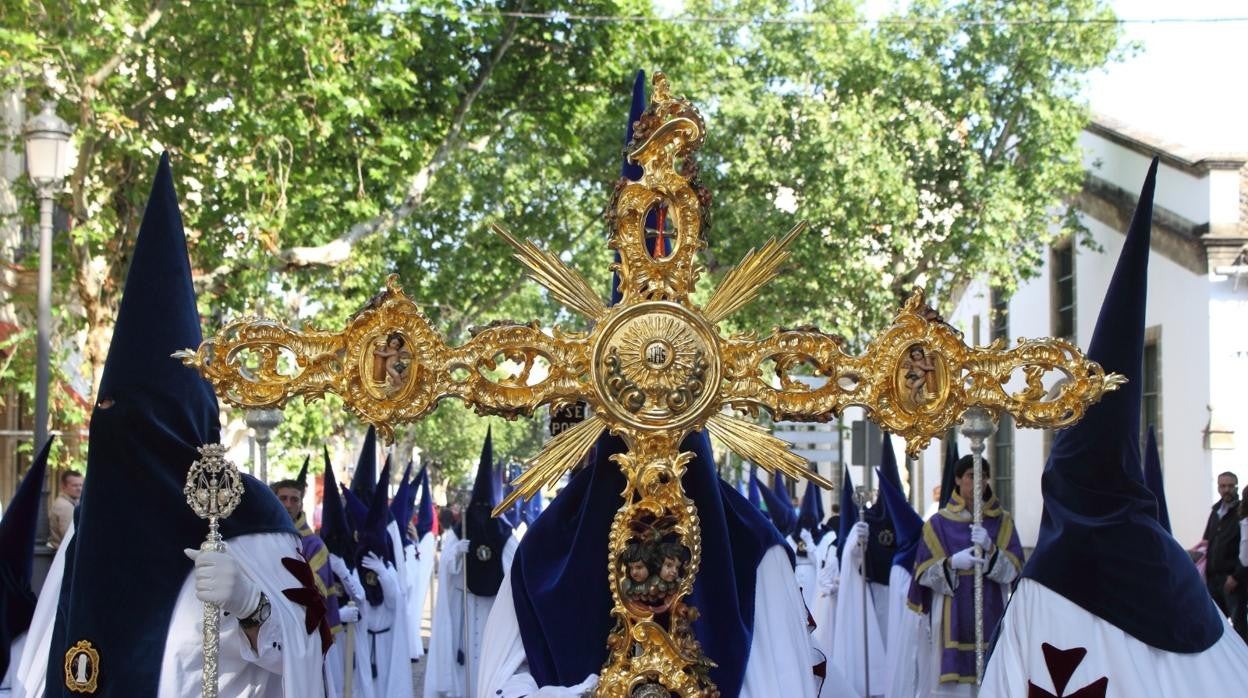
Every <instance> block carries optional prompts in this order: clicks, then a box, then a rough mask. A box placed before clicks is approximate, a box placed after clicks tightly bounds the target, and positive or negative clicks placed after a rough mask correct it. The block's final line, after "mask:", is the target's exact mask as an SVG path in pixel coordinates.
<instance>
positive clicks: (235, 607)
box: [182, 548, 260, 618]
mask: <svg viewBox="0 0 1248 698" xmlns="http://www.w3.org/2000/svg"><path fill="white" fill-rule="evenodd" d="M182 552H184V553H186V556H187V557H189V558H191V560H192V561H193V562H194V563H195V596H196V597H197V598H198V599H199V600H200V601H203V602H204V603H213V604H216V605H217V606H219V607H220V608H221V609H222V610H224V611H226V612H227V613H229V614H230V615H233V616H236V617H238V618H246V617H247V616H249V615H251V614H252V613H255V611H256V608H257V607H259V606H260V587H258V586H256V585H255V583H253V582H252V581H251V580H250V579H248V578H247V575H245V574H243V571H242V569H240V568H239V566H238V563H237V562H235V561H234V558H232V557H230V554H229V553H224V552H222V553H214V552H204V551H201V550H195V549H194V548H186V549H185V550H183V551H182Z"/></svg>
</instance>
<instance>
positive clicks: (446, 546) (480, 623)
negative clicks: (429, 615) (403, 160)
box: [424, 531, 517, 698]
mask: <svg viewBox="0 0 1248 698" xmlns="http://www.w3.org/2000/svg"><path fill="white" fill-rule="evenodd" d="M458 541H459V537H458V536H456V535H455V533H454V531H448V532H447V534H446V535H445V536H443V538H442V556H441V557H440V558H439V560H438V594H437V597H438V598H437V604H436V605H435V607H434V609H433V635H432V636H431V637H430V638H429V659H428V662H429V663H428V664H427V665H426V666H425V693H424V695H425V698H467V694H468V688H467V687H466V684H467V678H468V676H469V675H471V676H472V677H473V681H472V692H473V694H474V695H481V692H480V691H479V690H478V684H477V683H476V672H477V668H478V667H479V666H481V652H482V651H483V647H482V646H483V644H484V641H485V637H486V636H485V633H486V619H487V618H488V617H489V615H490V609H491V608H493V606H494V605H495V604H496V603H497V601H498V599H499V598H501V597H502V595H503V590H504V589H507V590H508V593H509V595H510V589H511V587H510V585H509V582H508V581H507V579H506V576H505V575H504V579H503V583H502V584H501V585H500V586H499V592H498V594H497V595H495V596H477V595H476V594H473V593H471V592H469V593H468V594H467V600H466V601H465V598H464V567H465V565H464V558H463V557H462V556H458V555H455V554H454V548H455V544H456V543H457V542H458ZM516 546H517V542H516V537H515V536H514V535H513V536H511V537H509V538H508V539H507V542H506V543H505V544H504V545H503V556H502V557H503V559H502V563H503V569H504V570H509V569H511V561H512V559H513V558H514V557H515V554H516ZM465 606H466V608H465ZM465 610H467V613H468V616H467V622H466V623H465V618H464V612H465ZM465 626H466V628H465ZM465 630H466V631H467V645H466V646H465V643H464V640H465V637H464V635H465ZM460 652H463V656H464V663H463V664H461V663H460V662H459V656H460ZM491 698H497V696H493V695H491Z"/></svg>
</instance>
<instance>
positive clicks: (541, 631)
mask: <svg viewBox="0 0 1248 698" xmlns="http://www.w3.org/2000/svg"><path fill="white" fill-rule="evenodd" d="M645 106H646V99H645V74H644V73H642V72H640V71H639V72H638V73H637V79H636V81H635V82H634V85H633V103H632V108H631V109H630V112H629V127H628V141H631V140H632V125H633V123H635V122H636V121H637V120H638V119H639V118H640V116H641V114H642V112H643V111H644V110H645ZM623 175H624V176H625V177H628V178H629V179H636V178H639V177H640V176H641V172H640V168H637V169H636V170H633V171H631V173H630V170H629V169H628V167H627V163H626V167H625V169H624V171H623ZM650 223H651V222H650V220H647V226H650ZM616 260H617V261H618V260H619V257H618V255H617V256H616ZM617 285H618V280H616V279H615V278H614V275H613V282H612V299H611V303H612V305H614V304H615V303H616V302H617V301H618V300H619V298H620V296H619V293H618V292H617V291H616V288H617ZM680 447H681V450H683V451H691V452H693V453H694V456H695V457H694V459H693V460H692V461H691V462H690V463H689V464H688V466H687V468H686V471H685V476H684V488H685V493H686V495H687V496H688V497H689V498H690V499H692V500H693V502H694V504H695V505H696V506H697V509H698V517H699V518H700V519H701V521H702V562H701V567H700V571H699V572H698V576H697V578H696V579H695V581H694V586H693V594H692V596H691V598H690V603H691V604H692V605H693V606H694V607H695V608H697V609H698V611H699V614H700V616H699V618H698V620H697V621H696V622H694V624H693V630H694V634H695V636H696V637H697V638H698V641H699V642H700V643H701V645H702V649H703V651H704V652H705V653H706V655H707V656H708V657H710V658H711V659H712V661H714V662H716V664H717V665H718V666H716V667H714V668H712V669H711V670H710V676H711V680H713V681H714V682H715V684H716V686H717V687H718V688H719V690H720V692H721V695H724V696H735V695H738V694H739V693H740V690H741V684H742V681H743V678H744V673H745V664H746V660H747V658H748V656H749V649H750V642H751V639H752V636H753V630H754V586H755V583H756V581H757V576H758V564H759V562H760V561H761V560H762V557H763V554H764V553H766V552H767V550H768V549H769V548H771V547H772V546H775V545H780V544H781V543H782V541H781V539H780V536H779V534H778V533H777V532H776V530H775V528H774V527H772V526H768V525H767V524H766V519H764V518H763V516H762V513H761V512H759V510H758V508H757V507H755V506H752V505H751V504H750V503H749V502H747V501H746V500H745V498H743V497H741V495H740V494H738V493H737V492H736V490H734V489H733V488H732V487H731V486H730V485H728V483H726V482H724V481H723V480H721V479H720V478H719V476H718V474H717V473H716V472H715V461H714V458H713V456H712V454H711V445H710V440H709V439H708V438H707V436H706V434H705V432H701V433H696V434H690V435H689V436H687V437H686V438H685V440H684V441H683V442H682V443H681V446H680ZM624 450H625V448H624V444H623V442H622V441H621V440H620V439H618V438H616V437H613V436H610V435H609V434H604V435H603V436H601V437H600V438H599V439H598V443H597V445H596V446H595V447H594V451H593V455H592V462H591V464H590V466H589V467H586V468H583V469H582V470H581V471H580V472H578V473H577V474H576V475H574V476H572V479H571V480H570V481H569V482H568V485H567V487H565V488H564V490H563V492H562V493H561V494H560V495H559V496H558V497H556V498H555V499H554V501H552V502H551V504H550V506H549V507H547V509H546V511H545V512H543V513H542V516H541V517H540V518H539V519H537V520H536V521H534V522H533V524H532V526H531V527H530V528H529V531H528V533H526V534H525V536H524V540H522V541H521V542H520V545H519V547H518V549H517V551H516V558H515V562H514V563H513V564H512V569H511V585H512V595H513V599H514V601H515V606H516V619H517V621H518V623H519V626H520V637H521V638H522V640H523V642H524V650H525V658H526V659H527V661H528V665H529V671H530V673H531V674H532V675H533V677H534V678H535V679H536V680H537V682H538V684H539V685H562V686H566V685H571V684H574V683H578V682H580V681H582V680H583V679H584V678H585V677H586V676H587V675H589V674H591V673H597V672H598V671H600V670H601V668H602V665H603V663H604V662H605V660H606V657H607V650H606V640H607V636H608V634H609V632H610V630H611V627H612V625H613V620H612V618H611V607H612V600H611V593H610V590H609V582H608V578H607V565H604V564H602V563H603V561H604V560H606V559H607V537H608V533H609V531H610V530H611V522H612V520H613V519H614V517H615V513H616V511H617V510H618V509H619V507H620V504H621V502H622V500H621V495H620V493H621V492H623V491H624V483H625V479H624V476H623V474H621V473H620V470H619V467H618V466H616V465H615V464H614V463H612V462H611V461H610V457H611V456H612V455H614V454H618V453H622V452H624ZM782 547H784V546H782ZM784 549H785V550H788V548H787V547H784Z"/></svg>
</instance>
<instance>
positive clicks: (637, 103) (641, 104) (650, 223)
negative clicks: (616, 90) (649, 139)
mask: <svg viewBox="0 0 1248 698" xmlns="http://www.w3.org/2000/svg"><path fill="white" fill-rule="evenodd" d="M645 111H646V71H644V70H639V71H637V75H636V76H635V77H634V78H633V101H632V102H631V103H630V105H629V108H628V127H627V128H626V129H625V131H624V153H625V155H624V157H623V163H622V164H621V165H620V177H621V178H623V179H627V180H629V181H633V182H636V181H638V180H640V179H641V176H642V175H643V174H645V170H643V169H642V167H641V165H638V164H636V163H634V162H631V161H630V160H629V159H628V155H627V153H628V148H629V146H630V145H631V144H632V142H633V126H634V125H635V124H636V123H637V122H638V121H639V120H640V119H641V115H642V114H644V113H645ZM655 225H656V219H655V217H654V213H653V212H651V213H650V215H649V216H647V217H646V227H647V228H653V227H654V226H655ZM619 261H620V253H619V252H616V253H615V262H616V263H617V264H618V263H619ZM623 298H624V296H623V294H622V293H620V276H619V274H618V273H612V274H611V302H610V303H609V305H615V304H616V303H619V302H620V301H621V300H622V299H623Z"/></svg>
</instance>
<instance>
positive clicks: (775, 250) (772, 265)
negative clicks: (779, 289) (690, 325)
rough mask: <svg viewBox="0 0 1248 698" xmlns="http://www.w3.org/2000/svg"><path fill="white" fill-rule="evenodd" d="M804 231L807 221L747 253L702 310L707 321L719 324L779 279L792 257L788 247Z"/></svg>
mask: <svg viewBox="0 0 1248 698" xmlns="http://www.w3.org/2000/svg"><path fill="white" fill-rule="evenodd" d="M805 229H806V221H802V222H801V223H798V224H797V225H795V226H793V229H792V230H790V231H789V232H788V233H787V234H785V236H784V237H782V238H780V239H779V240H776V239H775V238H774V237H773V238H769V239H768V240H767V242H766V243H764V244H763V246H762V247H761V248H759V249H758V250H750V251H749V252H747V253H746V254H745V258H744V259H742V260H741V263H740V264H738V265H737V266H735V267H733V268H732V270H731V271H729V272H728V274H727V276H725V277H724V282H723V283H721V284H720V285H719V288H717V289H715V294H714V295H712V296H711V300H710V301H708V302H707V304H706V307H704V308H703V309H702V312H703V313H704V314H705V316H706V320H707V322H710V323H711V324H717V323H718V322H719V321H720V320H723V319H724V318H726V317H728V316H729V315H732V314H733V313H735V312H737V311H738V310H740V309H741V308H743V307H745V305H746V304H747V303H749V302H750V301H752V300H754V296H756V295H758V292H759V290H760V289H762V287H763V286H766V285H767V283H768V282H770V281H771V280H772V279H774V278H776V274H777V273H779V271H780V265H782V264H784V262H785V260H787V259H788V258H789V250H788V247H789V244H790V243H792V242H793V240H794V238H796V237H797V236H798V235H799V234H800V233H801V232H802V231H803V230H805Z"/></svg>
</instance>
